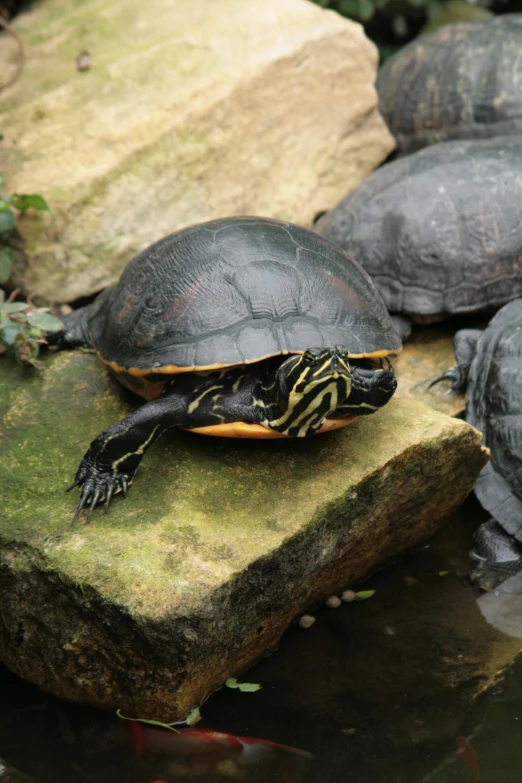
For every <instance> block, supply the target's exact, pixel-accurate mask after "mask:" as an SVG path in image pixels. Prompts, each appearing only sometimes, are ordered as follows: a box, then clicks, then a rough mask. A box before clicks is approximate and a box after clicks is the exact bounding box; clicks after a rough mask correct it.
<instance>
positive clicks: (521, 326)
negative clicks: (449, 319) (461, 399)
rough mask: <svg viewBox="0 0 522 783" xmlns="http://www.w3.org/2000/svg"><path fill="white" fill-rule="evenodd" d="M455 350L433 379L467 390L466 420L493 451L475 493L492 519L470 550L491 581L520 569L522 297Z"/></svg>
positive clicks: (459, 336)
mask: <svg viewBox="0 0 522 783" xmlns="http://www.w3.org/2000/svg"><path fill="white" fill-rule="evenodd" d="M454 352H455V359H456V361H457V364H456V365H455V367H452V368H450V369H449V370H448V371H447V372H446V373H444V375H443V376H441V378H438V379H437V380H436V381H434V383H438V382H440V381H441V380H450V381H451V387H452V389H453V390H455V391H464V390H465V391H466V421H468V422H469V424H471V425H472V426H473V427H475V428H476V429H478V430H480V431H481V432H482V433H483V439H484V444H485V445H486V446H487V447H488V448H489V449H490V450H491V459H490V461H489V462H488V463H487V464H486V465H485V467H484V468H483V469H482V471H481V473H480V475H479V477H478V479H477V481H476V483H475V487H474V491H475V494H476V496H477V498H478V499H479V501H480V503H481V505H482V506H483V507H484V508H485V509H486V511H488V512H489V513H490V514H491V515H492V517H491V519H488V520H487V521H486V522H484V523H483V524H482V525H481V526H480V527H479V528H478V530H477V533H476V534H475V549H474V551H473V553H472V555H473V556H474V558H475V559H476V560H479V561H480V562H481V566H480V568H479V570H478V574H476V580H477V581H480V582H482V583H483V584H484V583H486V582H488V583H490V585H491V584H493V583H495V582H496V581H497V578H496V577H495V576H494V574H495V572H496V573H497V574H498V575H499V576H498V578H500V579H501V578H502V576H505V574H506V573H512V572H513V571H519V570H520V569H522V299H515V300H514V301H513V302H509V304H506V305H505V306H504V307H503V308H502V309H500V310H499V311H498V313H497V314H496V315H495V316H494V317H493V318H492V319H491V321H490V322H489V324H488V325H487V327H486V328H485V329H484V330H481V329H461V330H460V331H458V332H457V333H456V335H455V338H454ZM432 385H433V384H432ZM491 572H493V575H492V573H491Z"/></svg>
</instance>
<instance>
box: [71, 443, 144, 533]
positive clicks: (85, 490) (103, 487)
mask: <svg viewBox="0 0 522 783" xmlns="http://www.w3.org/2000/svg"><path fill="white" fill-rule="evenodd" d="M131 481H132V476H131V475H129V474H128V473H119V472H107V471H104V470H100V469H99V468H97V467H96V465H94V464H93V462H92V460H91V459H89V455H88V454H87V456H86V457H85V458H84V459H83V460H82V463H81V465H80V467H79V468H78V471H77V473H76V476H75V479H74V481H73V483H72V484H71V486H70V487H68V488H67V492H69V491H70V490H71V489H74V487H80V488H81V495H80V502H79V503H78V506H77V507H76V512H75V514H74V520H76V519H77V518H78V516H79V514H80V511H81V510H82V508H84V507H86V506H89V509H90V510H92V509H93V508H94V507H95V506H96V505H97V504H98V503H102V502H105V511H106V512H107V511H108V510H109V505H110V502H111V500H112V498H113V496H114V495H116V494H118V493H119V492H122V493H123V494H124V495H125V494H126V493H127V489H128V487H129V484H130V483H131Z"/></svg>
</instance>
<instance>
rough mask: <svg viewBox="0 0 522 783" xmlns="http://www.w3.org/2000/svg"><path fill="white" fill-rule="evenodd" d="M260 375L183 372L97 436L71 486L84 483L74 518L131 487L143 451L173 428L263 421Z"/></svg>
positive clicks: (81, 485) (239, 372)
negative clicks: (256, 401) (256, 395)
mask: <svg viewBox="0 0 522 783" xmlns="http://www.w3.org/2000/svg"><path fill="white" fill-rule="evenodd" d="M254 383H255V375H254V374H253V373H252V372H250V371H249V372H246V373H245V372H243V371H242V370H238V369H236V368H233V369H232V370H230V371H228V372H216V373H208V374H207V373H205V374H204V375H198V374H197V373H183V374H182V375H181V377H179V376H176V377H175V380H172V381H171V385H170V386H169V387H167V390H166V391H165V393H164V394H163V395H162V396H161V397H158V399H156V400H152V401H151V402H147V403H145V405H142V406H141V408H138V410H137V411H135V412H134V413H133V414H131V415H130V416H127V418H126V419H123V421H120V422H119V423H118V424H114V425H113V426H112V427H109V428H108V429H106V430H104V431H103V432H101V433H100V434H99V435H98V437H97V438H95V439H94V440H93V442H92V443H91V445H90V446H89V449H88V451H87V453H86V454H85V456H84V458H83V460H82V462H81V464H80V467H79V468H78V471H77V473H76V477H75V479H74V482H73V484H72V485H71V486H70V487H69V489H72V488H73V487H81V496H80V502H79V503H78V507H77V509H76V515H75V518H76V517H77V516H78V514H79V513H80V511H81V510H82V508H83V507H84V506H86V505H89V506H90V507H91V508H94V506H95V505H96V504H97V503H99V502H100V501H102V500H105V506H106V509H107V508H108V506H109V504H110V502H111V499H112V496H113V495H114V494H115V493H117V492H123V493H124V494H125V492H126V491H127V487H128V485H129V484H130V482H131V481H132V478H133V476H134V474H135V473H136V470H137V468H138V465H139V464H140V462H141V460H142V458H143V455H144V454H145V453H146V452H147V451H148V449H149V448H150V447H151V446H152V444H153V443H155V441H157V440H158V438H159V437H160V436H161V435H162V434H163V433H164V432H165V431H166V430H168V429H170V428H171V427H188V428H191V427H205V426H208V425H210V424H219V423H224V422H231V421H254V422H256V421H259V416H260V414H259V412H258V409H257V408H255V407H254V406H253V405H252V389H253V385H254Z"/></svg>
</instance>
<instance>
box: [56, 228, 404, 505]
mask: <svg viewBox="0 0 522 783" xmlns="http://www.w3.org/2000/svg"><path fill="white" fill-rule="evenodd" d="M64 322H65V329H64V330H63V331H61V332H55V333H50V334H49V335H48V342H49V343H51V344H54V345H56V346H57V347H58V348H60V349H65V348H75V347H78V346H84V347H89V348H94V350H95V351H96V353H97V354H98V356H99V358H100V359H101V361H102V362H103V363H104V364H105V365H107V366H108V367H109V368H110V369H111V370H112V372H113V373H114V374H115V376H116V378H118V380H119V381H121V382H122V383H123V384H124V385H125V386H127V387H128V388H130V389H132V390H133V391H135V392H136V393H137V394H139V395H140V396H141V397H143V398H144V399H145V400H147V402H146V403H145V404H144V405H142V406H141V407H140V408H138V410H136V412H134V413H132V414H131V415H130V416H128V417H127V418H126V419H124V420H123V421H121V422H118V423H117V424H114V425H113V426H111V427H109V428H108V429H106V430H104V431H103V432H101V433H100V434H99V435H98V436H97V437H96V438H95V439H94V440H93V441H92V443H91V445H90V446H89V449H88V450H87V453H86V454H85V456H84V458H83V460H82V462H81V464H80V466H79V468H78V471H77V473H76V477H75V480H74V483H73V485H72V486H73V487H74V486H79V487H80V488H81V496H80V501H79V504H78V508H77V511H76V514H78V513H79V512H80V510H81V509H82V508H83V507H84V506H85V505H86V504H88V505H90V506H91V508H92V507H94V506H95V505H96V504H97V503H98V502H100V501H102V500H104V501H105V504H106V506H107V507H108V505H109V503H110V501H111V498H112V496H113V494H114V493H115V492H120V491H121V492H123V493H125V492H126V490H127V486H128V484H129V483H130V481H131V480H132V478H133V476H134V474H135V472H136V469H137V467H138V465H139V463H140V461H141V459H142V457H143V455H144V454H145V452H146V451H147V449H148V448H149V447H150V446H151V445H152V444H153V443H154V442H155V441H156V440H157V439H158V438H159V437H160V435H161V434H162V433H164V432H165V430H167V429H169V428H171V427H183V428H187V429H190V430H194V431H196V432H200V433H205V434H210V435H221V436H232V437H234V436H235V437H285V436H290V437H306V436H309V435H314V434H315V433H318V432H326V431H328V430H332V429H337V428H338V427H342V426H344V425H345V424H348V423H349V422H350V421H351V420H352V419H353V418H354V417H355V416H360V415H365V414H369V413H373V412H374V411H376V410H378V409H379V408H381V407H382V406H383V405H385V404H386V403H387V402H388V400H389V399H390V398H391V397H392V395H393V393H394V391H395V388H396V385H397V384H396V380H395V376H394V372H393V368H392V366H391V364H390V361H389V360H388V359H387V358H386V357H388V356H389V355H391V354H393V353H396V352H398V351H399V350H400V348H401V343H400V339H399V338H398V336H397V334H396V332H395V330H394V328H393V325H392V322H391V320H390V317H389V315H388V312H387V311H386V307H385V306H384V303H383V301H382V299H381V297H380V295H379V294H378V293H377V291H376V290H375V287H374V286H373V283H372V281H371V280H370V278H369V277H368V275H367V274H366V273H365V272H364V271H363V270H362V269H361V268H360V267H359V266H358V265H357V264H356V263H355V262H354V261H351V260H350V259H349V258H347V257H346V256H345V255H344V253H342V252H341V251H340V250H339V249H338V248H337V247H336V246H335V245H333V244H332V243H330V242H328V241H327V240H325V239H323V238H322V237H319V236H318V235H317V234H316V233H314V232H312V231H309V230H307V229H304V228H300V227H299V226H295V225H292V224H290V223H283V222H279V221H276V220H269V219H265V218H258V217H233V218H222V219H218V220H213V221H210V222H207V223H201V224H198V225H194V226H191V227H189V228H186V229H183V230H181V231H177V232H176V233H174V234H171V235H170V236H167V237H165V238H164V239H162V240H160V241H159V242H156V243H155V244H154V245H152V246H151V247H149V248H147V249H146V250H144V251H143V252H142V253H140V254H139V255H138V256H136V258H134V259H133V260H132V261H130V263H129V264H128V265H127V267H126V268H125V270H124V271H123V273H122V275H121V278H120V280H119V282H118V283H117V284H116V285H115V286H114V287H112V288H108V289H106V290H105V291H104V292H102V293H101V294H100V295H99V296H98V297H97V299H96V300H95V301H94V302H93V303H92V304H90V305H88V306H86V307H82V308H80V309H78V310H76V311H75V312H73V313H71V314H70V315H68V316H66V317H65V319H64ZM71 488H72V487H71Z"/></svg>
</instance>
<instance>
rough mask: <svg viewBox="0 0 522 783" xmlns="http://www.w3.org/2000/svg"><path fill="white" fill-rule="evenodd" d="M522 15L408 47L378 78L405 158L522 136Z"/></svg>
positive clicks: (443, 31) (453, 28)
mask: <svg viewBox="0 0 522 783" xmlns="http://www.w3.org/2000/svg"><path fill="white" fill-rule="evenodd" d="M521 56H522V14H506V15H502V16H498V17H496V18H493V19H491V20H488V21H481V22H472V23H467V24H450V25H445V26H444V27H441V28H440V29H439V30H437V31H436V32H434V33H432V34H430V35H423V36H421V37H420V38H418V39H417V40H415V41H413V42H412V43H410V44H408V45H407V46H405V47H404V48H403V49H401V50H400V52H398V53H397V54H395V55H394V56H393V57H390V58H389V59H388V60H387V61H386V63H385V64H384V65H383V66H382V68H381V69H380V71H379V73H378V77H377V85H376V86H377V92H378V94H379V109H380V111H381V113H382V115H383V117H384V119H385V121H386V123H387V124H388V127H389V128H390V130H391V132H392V133H393V135H394V136H395V139H396V141H397V147H398V149H399V151H401V152H413V151H415V150H417V149H420V148H421V147H424V146H426V145H427V144H435V143H438V142H440V141H448V140H450V139H478V138H490V137H492V136H500V135H507V134H511V133H514V134H520V132H521V130H522V59H521Z"/></svg>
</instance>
